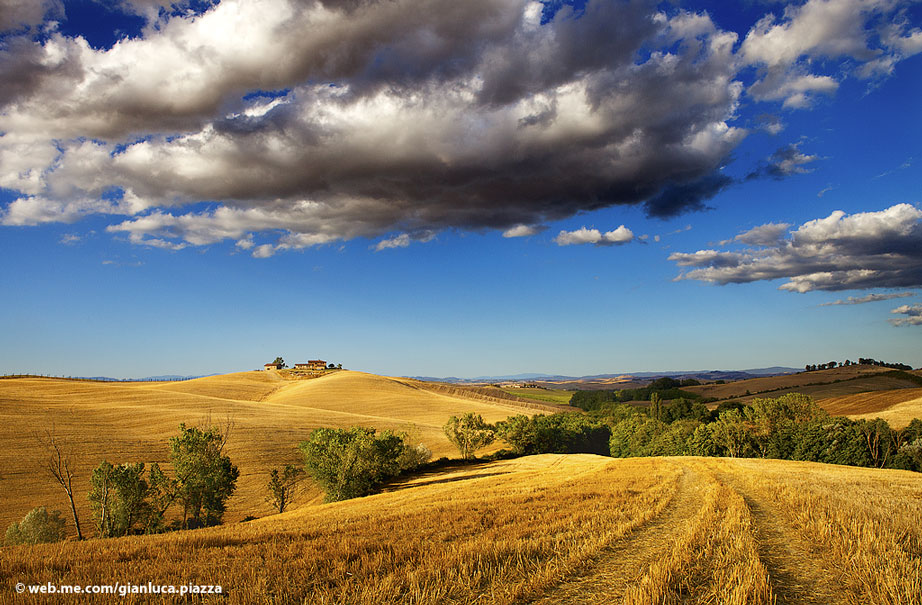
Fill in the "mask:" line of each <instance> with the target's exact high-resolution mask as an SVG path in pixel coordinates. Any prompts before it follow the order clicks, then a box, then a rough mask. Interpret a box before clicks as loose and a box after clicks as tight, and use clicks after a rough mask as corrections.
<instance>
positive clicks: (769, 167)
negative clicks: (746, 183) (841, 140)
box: [747, 143, 819, 180]
mask: <svg viewBox="0 0 922 605" xmlns="http://www.w3.org/2000/svg"><path fill="white" fill-rule="evenodd" d="M798 147H799V143H792V144H790V145H785V146H784V147H780V148H779V149H777V150H775V152H774V153H773V154H772V155H771V157H770V158H768V161H767V162H765V163H764V164H763V165H762V166H760V167H759V168H757V169H756V170H754V171H753V172H751V173H749V175H747V178H750V179H753V178H760V177H765V176H767V177H769V178H773V179H776V180H780V179H784V178H787V177H789V176H792V175H795V174H807V173H809V172H813V170H812V169H810V168H806V167H805V166H806V165H807V164H810V163H811V162H815V161H816V160H818V159H819V157H818V156H815V155H807V154H805V153H803V152H802V151H800V149H799V148H798Z"/></svg>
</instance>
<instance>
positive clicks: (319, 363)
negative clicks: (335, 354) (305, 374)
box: [294, 359, 327, 370]
mask: <svg viewBox="0 0 922 605" xmlns="http://www.w3.org/2000/svg"><path fill="white" fill-rule="evenodd" d="M326 368H327V362H325V361H324V360H322V359H311V360H310V361H308V362H307V363H296V364H295V368H294V369H296V370H325V369H326Z"/></svg>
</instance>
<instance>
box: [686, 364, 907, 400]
mask: <svg viewBox="0 0 922 605" xmlns="http://www.w3.org/2000/svg"><path fill="white" fill-rule="evenodd" d="M890 371H892V370H890V369H888V368H882V367H878V366H868V365H853V366H847V367H841V368H832V369H829V370H817V371H814V372H799V373H797V374H784V375H781V376H767V377H764V378H750V379H748V380H737V381H733V382H727V383H725V384H715V383H709V384H704V385H701V386H692V387H683V389H684V390H687V391H691V392H693V393H698V394H699V395H701V396H702V397H716V398H717V399H731V398H742V399H747V398H749V396H747V395H746V392H747V391H749V392H750V393H751V394H752V396H755V397H759V396H762V397H777V396H778V394H781V393H786V392H791V391H796V392H798V393H809V391H808V390H807V389H810V388H812V387H817V388H813V391H814V392H812V393H810V394H811V396H813V397H817V398H820V397H823V393H825V392H827V391H829V389H850V388H852V387H851V386H849V385H850V383H852V381H856V380H863V381H865V382H863V383H862V384H861V386H860V387H859V388H861V389H862V390H865V391H868V390H885V389H895V388H900V387H912V386H916V385H914V384H913V383H911V382H907V381H905V380H896V381H894V380H892V379H891V380H886V379H885V378H886V377H881V376H876V375H878V374H884V373H886V372H890ZM836 381H839V382H836ZM854 392H856V391H853V390H846V391H844V392H837V393H834V395H845V394H849V393H854ZM758 393H765V395H758Z"/></svg>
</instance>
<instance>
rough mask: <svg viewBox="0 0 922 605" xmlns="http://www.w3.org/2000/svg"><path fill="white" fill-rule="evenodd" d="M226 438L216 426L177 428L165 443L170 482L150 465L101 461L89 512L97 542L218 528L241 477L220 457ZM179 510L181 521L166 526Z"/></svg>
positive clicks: (160, 471)
mask: <svg viewBox="0 0 922 605" xmlns="http://www.w3.org/2000/svg"><path fill="white" fill-rule="evenodd" d="M226 440H227V436H226V434H225V433H222V431H221V430H220V429H218V428H217V427H212V428H209V429H202V428H199V427H187V426H186V425H185V424H181V425H179V435H177V436H175V437H172V438H171V439H170V463H171V465H172V467H173V473H174V475H175V476H174V477H168V476H167V475H166V474H165V473H164V472H163V471H162V470H161V469H160V466H159V465H158V464H153V465H151V467H150V470H149V471H148V473H147V476H146V478H145V473H144V463H143V462H138V463H133V464H119V465H113V464H111V463H110V462H108V461H107V460H103V461H102V462H101V463H100V464H99V466H97V467H96V468H95V469H94V470H93V474H92V476H91V477H90V484H91V485H92V490H91V491H90V493H89V496H88V497H89V500H90V507H91V509H92V511H93V520H94V521H95V523H96V531H97V533H98V535H100V536H102V537H113V536H127V535H130V534H145V533H157V532H161V531H164V530H167V529H192V528H196V527H205V526H209V525H217V524H219V523H221V519H222V518H223V516H224V511H225V506H226V503H227V500H228V498H230V496H231V495H232V494H233V493H234V490H235V489H236V485H237V478H238V477H239V476H240V472H239V470H238V469H237V467H236V466H234V465H233V464H232V463H231V461H230V458H229V457H228V456H227V455H225V454H224V445H225V443H226ZM174 504H175V505H178V506H180V507H181V508H182V517H181V519H178V520H175V521H173V522H172V523H171V524H169V525H168V524H167V523H166V521H165V519H166V515H167V511H168V510H169V509H170V508H171V507H172V506H173V505H174Z"/></svg>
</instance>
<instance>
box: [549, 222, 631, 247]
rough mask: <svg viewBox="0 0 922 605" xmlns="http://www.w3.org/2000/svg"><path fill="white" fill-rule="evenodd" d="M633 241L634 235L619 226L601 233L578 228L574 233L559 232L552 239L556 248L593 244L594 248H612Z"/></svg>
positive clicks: (595, 230)
mask: <svg viewBox="0 0 922 605" xmlns="http://www.w3.org/2000/svg"><path fill="white" fill-rule="evenodd" d="M633 239H634V233H633V232H632V231H631V230H630V229H628V228H627V227H625V226H624V225H621V226H619V227H618V228H617V229H612V230H611V231H607V232H605V233H602V232H601V231H599V230H598V229H587V228H586V227H580V228H579V229H577V230H575V231H561V232H560V233H559V234H557V237H555V238H554V241H555V242H556V243H557V245H558V246H570V245H573V244H594V245H596V246H612V245H616V244H626V243H628V242H630V241H632V240H633Z"/></svg>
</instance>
